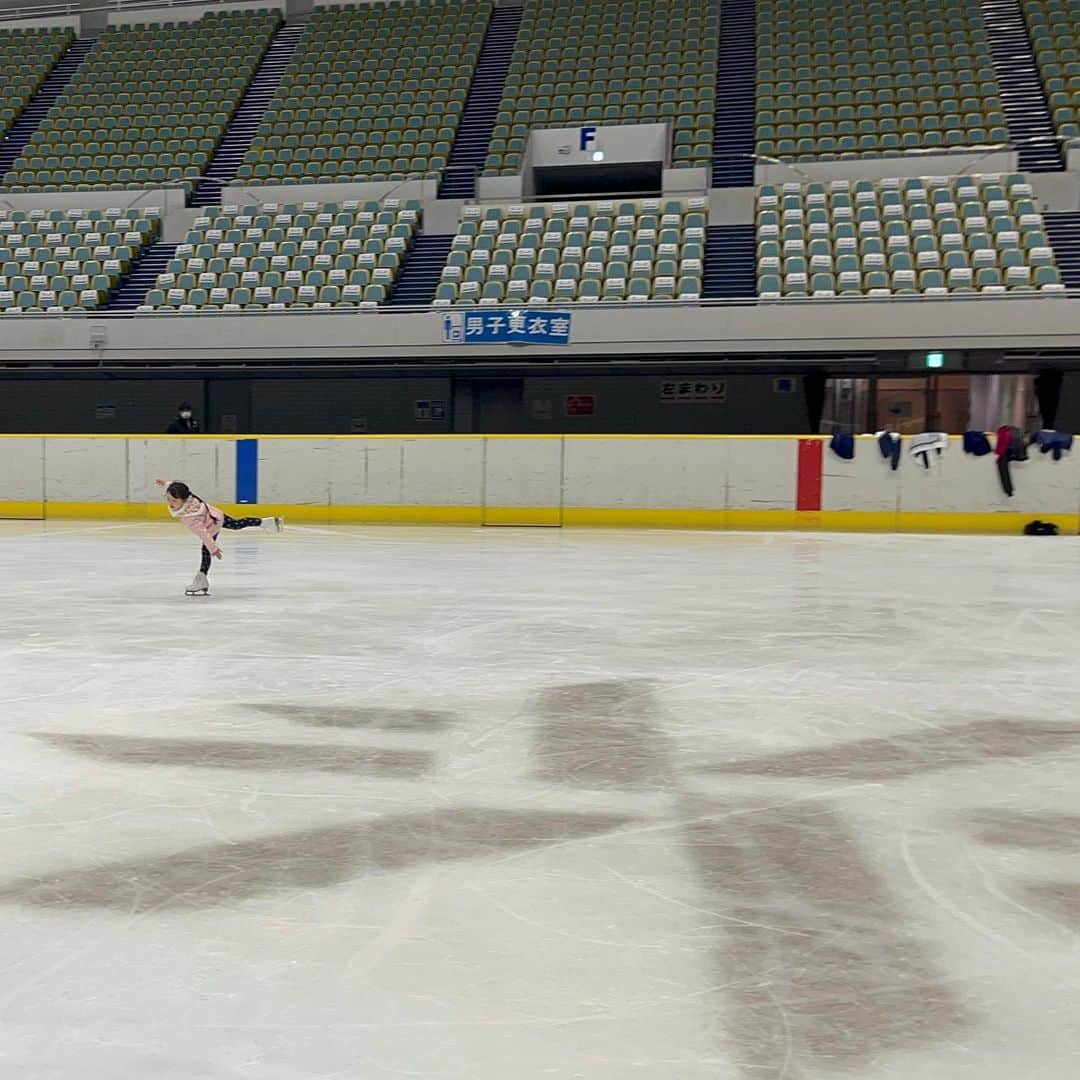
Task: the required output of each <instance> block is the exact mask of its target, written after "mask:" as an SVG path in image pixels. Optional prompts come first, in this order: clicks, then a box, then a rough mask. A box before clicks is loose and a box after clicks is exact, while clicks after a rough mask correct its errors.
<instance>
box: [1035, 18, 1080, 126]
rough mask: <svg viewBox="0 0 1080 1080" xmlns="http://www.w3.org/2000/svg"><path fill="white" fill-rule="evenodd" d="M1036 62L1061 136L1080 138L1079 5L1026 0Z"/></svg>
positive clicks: (1052, 115)
mask: <svg viewBox="0 0 1080 1080" xmlns="http://www.w3.org/2000/svg"><path fill="white" fill-rule="evenodd" d="M1022 6H1023V11H1024V19H1025V20H1026V22H1027V26H1028V34H1029V37H1030V38H1031V45H1032V49H1033V50H1034V53H1035V62H1036V64H1037V65H1038V68H1039V74H1040V75H1041V76H1042V81H1043V87H1044V88H1045V90H1046V102H1047V105H1048V106H1049V108H1050V116H1051V119H1052V120H1053V122H1054V127H1055V129H1056V130H1057V133H1058V134H1059V135H1062V136H1064V137H1065V138H1067V139H1070V140H1075V139H1077V138H1080V23H1078V21H1077V18H1078V15H1080V7H1078V6H1077V4H1075V3H1073V2H1071V0H1023V4H1022Z"/></svg>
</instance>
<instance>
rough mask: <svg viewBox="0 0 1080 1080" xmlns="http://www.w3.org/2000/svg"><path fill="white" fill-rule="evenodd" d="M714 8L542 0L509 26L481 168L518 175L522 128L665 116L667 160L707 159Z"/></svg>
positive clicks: (698, 2) (692, 3) (672, 1)
mask: <svg viewBox="0 0 1080 1080" xmlns="http://www.w3.org/2000/svg"><path fill="white" fill-rule="evenodd" d="M719 26H720V15H719V5H718V4H713V3H710V2H709V0H598V2H596V3H589V4H582V3H578V2H576V0H550V2H546V3H542V4H540V3H536V4H531V5H528V6H527V7H526V9H525V13H524V16H523V17H522V21H521V28H520V29H519V30H518V36H517V45H516V47H515V50H514V55H513V59H512V60H511V62H510V67H509V71H508V74H507V79H506V86H505V89H504V91H503V97H502V102H501V105H500V111H499V113H498V115H497V117H496V123H495V128H494V130H493V131H492V139H491V143H490V145H489V147H488V157H487V162H486V164H485V169H484V171H485V172H488V173H502V174H513V173H519V172H521V163H522V157H523V154H524V152H525V143H526V141H527V139H528V135H529V130H530V128H537V127H539V128H543V127H568V126H571V127H572V126H575V125H578V124H638V123H657V122H664V121H666V122H670V123H671V125H672V128H673V129H674V133H675V134H674V140H673V141H674V146H673V148H672V163H673V164H674V165H676V166H704V165H707V164H708V163H709V159H710V157H711V155H712V139H713V113H714V108H715V95H716V63H717V54H718V49H719Z"/></svg>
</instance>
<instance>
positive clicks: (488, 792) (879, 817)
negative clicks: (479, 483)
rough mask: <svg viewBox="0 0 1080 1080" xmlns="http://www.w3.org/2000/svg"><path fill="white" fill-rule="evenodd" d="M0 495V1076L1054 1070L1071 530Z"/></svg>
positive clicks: (1074, 708)
mask: <svg viewBox="0 0 1080 1080" xmlns="http://www.w3.org/2000/svg"><path fill="white" fill-rule="evenodd" d="M223 545H224V547H225V555H226V558H225V561H224V562H223V563H216V564H215V566H214V569H213V572H212V576H211V577H212V582H213V586H212V587H213V592H212V594H211V595H210V596H209V597H207V598H186V597H184V596H183V588H184V586H185V585H186V584H187V583H188V582H189V581H190V579H191V576H192V574H193V572H194V571H195V569H196V566H197V554H198V544H197V542H196V541H195V540H194V539H193V538H192V537H191V536H190V535H188V534H187V533H186V532H184V531H183V530H182V529H180V528H179V527H177V526H175V525H172V524H168V523H166V524H162V525H107V524H98V525H94V524H89V525H87V524H70V525H52V526H49V527H48V528H45V527H43V526H41V525H36V524H30V523H25V524H20V523H3V524H0V566H2V568H3V572H4V590H3V599H2V601H0V603H2V609H0V610H2V612H3V615H2V618H0V836H2V849H0V854H2V859H0V971H2V972H3V974H4V978H3V979H2V980H0V1035H2V1037H0V1077H2V1078H3V1080H8V1078H12V1080H15V1078H19V1080H61V1078H62V1080H75V1078H77V1080H127V1078H146V1080H226V1078H228V1080H330V1078H342V1080H346V1078H347V1080H402V1078H417V1077H420V1078H432V1080H435V1078H438V1080H547V1078H555V1080H576V1078H583V1080H638V1078H641V1080H728V1078H730V1080H826V1078H833V1077H845V1078H850V1080H914V1078H918V1080H1075V1078H1076V1077H1077V1076H1078V1075H1080V1020H1078V1018H1080V716H1078V715H1077V712H1078V708H1080V706H1078V697H1080V694H1078V691H1080V546H1078V541H1077V540H1076V539H1070V538H1058V539H1053V538H1022V537H1018V538H1015V539H1013V538H1005V539H1003V538H997V539H995V538H923V537H881V536H871V537H853V536H841V535H826V536H806V535H767V536H762V535H748V534H744V535H740V534H705V533H697V534H693V533H662V532H653V533H618V532H569V531H566V532H560V531H555V530H552V531H542V530H488V531H479V530H468V529H461V530H452V529H447V530H433V529H408V528H398V529H393V528H381V529H379V528H371V529H359V528H356V529H349V528H318V529H316V528H290V529H289V530H287V531H286V533H285V534H284V535H283V536H280V537H277V536H268V535H262V534H258V535H253V534H251V533H246V534H237V535H226V536H225V537H224V539H223Z"/></svg>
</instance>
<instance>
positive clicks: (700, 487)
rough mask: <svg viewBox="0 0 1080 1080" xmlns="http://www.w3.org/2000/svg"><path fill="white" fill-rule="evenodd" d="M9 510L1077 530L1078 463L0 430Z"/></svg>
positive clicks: (804, 451) (468, 439) (753, 449)
mask: <svg viewBox="0 0 1080 1080" xmlns="http://www.w3.org/2000/svg"><path fill="white" fill-rule="evenodd" d="M0 455H2V460H3V468H2V469H0V518H2V517H7V518H30V519H37V518H41V519H59V518H88V519H112V520H129V521H140V520H141V521H146V520H158V519H161V518H162V517H163V510H162V506H161V500H160V493H159V491H158V489H157V488H156V487H155V485H154V480H155V479H156V478H157V477H159V476H160V477H163V478H170V479H172V478H180V479H183V480H185V481H187V483H189V484H190V485H191V487H192V488H193V489H194V490H195V491H197V492H199V493H200V494H202V495H204V496H205V497H206V498H207V499H209V500H211V501H216V502H219V503H220V504H221V505H222V506H224V507H226V508H227V509H230V510H235V509H237V508H239V507H243V508H245V510H246V512H249V513H250V512H252V509H251V508H253V507H258V508H260V509H261V510H262V512H263V513H281V514H284V515H286V516H287V517H288V518H289V519H290V520H292V521H294V522H298V523H299V522H307V523H313V524H314V523H323V524H326V523H343V522H351V523H374V522H387V523H402V524H409V523H412V524H421V523H423V524H461V525H483V524H488V525H550V526H559V525H565V526H575V525H577V526H617V527H624V528H636V527H661V528H710V529H725V528H729V529H805V530H856V531H858V530H865V531H881V532H890V531H901V532H984V533H1018V532H1019V531H1020V530H1021V528H1022V527H1023V525H1024V524H1025V523H1026V522H1027V521H1030V520H1032V519H1033V518H1041V519H1043V520H1045V521H1053V522H1055V523H1056V524H1057V525H1059V526H1060V527H1061V529H1062V530H1063V531H1065V532H1068V533H1074V534H1075V533H1077V532H1080V458H1078V457H1077V455H1075V454H1066V455H1065V456H1064V457H1063V458H1062V459H1061V460H1060V461H1054V460H1053V458H1052V456H1049V455H1041V454H1038V453H1034V454H1032V456H1031V458H1030V460H1029V461H1027V462H1023V463H1017V464H1014V465H1013V466H1012V475H1013V481H1014V484H1015V494H1014V496H1013V497H1012V498H1009V497H1008V496H1006V495H1005V493H1004V492H1003V491H1002V488H1001V483H1000V480H999V476H998V471H997V466H996V461H995V458H994V457H993V456H992V455H989V456H984V457H973V456H970V455H967V454H965V453H964V451H963V447H962V444H961V441H960V440H959V439H956V438H953V439H950V443H949V447H948V449H947V451H946V452H945V453H944V454H942V455H941V456H940V457H935V458H934V459H932V460H931V462H930V467H929V468H924V467H923V465H922V464H921V462H920V461H919V460H918V459H916V458H914V457H912V456H911V455H910V454H909V453H908V449H907V445H905V447H904V452H903V454H902V457H901V461H900V463H899V467H898V468H897V469H896V470H893V469H892V468H891V463H890V462H889V461H887V460H886V459H885V458H883V457H882V455H881V453H880V451H879V448H878V445H877V442H876V440H875V439H874V438H873V437H871V436H863V437H860V438H859V439H858V440H857V443H856V454H855V457H854V459H853V460H851V461H846V460H842V459H841V458H839V457H837V455H836V454H834V453H833V452H832V450H831V449H830V448H829V444H828V440H827V439H826V438H823V437H818V436H810V437H795V436H789V437H785V436H627V437H618V436H588V435H581V436H574V435H555V436H472V435H470V436H454V435H442V436H440V435H433V436H421V437H405V436H384V437H380V436H335V437H318V438H310V437H295V436H260V437H258V438H236V439H230V438H221V437H217V436H199V437H194V438H177V437H170V436H138V437H136V436H96V437H68V436H51V435H35V436H0Z"/></svg>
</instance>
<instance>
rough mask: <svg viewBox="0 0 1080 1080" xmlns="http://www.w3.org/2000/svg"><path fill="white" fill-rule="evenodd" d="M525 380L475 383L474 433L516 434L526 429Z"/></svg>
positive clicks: (473, 388) (473, 385)
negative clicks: (524, 412) (524, 410)
mask: <svg viewBox="0 0 1080 1080" xmlns="http://www.w3.org/2000/svg"><path fill="white" fill-rule="evenodd" d="M524 389H525V383H524V380H522V379H492V380H490V381H489V380H484V381H482V382H474V383H473V384H472V393H473V431H474V432H476V433H477V434H482V435H515V434H518V433H520V432H521V431H522V430H523V420H524V415H523V408H522V398H523V396H524Z"/></svg>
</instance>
